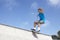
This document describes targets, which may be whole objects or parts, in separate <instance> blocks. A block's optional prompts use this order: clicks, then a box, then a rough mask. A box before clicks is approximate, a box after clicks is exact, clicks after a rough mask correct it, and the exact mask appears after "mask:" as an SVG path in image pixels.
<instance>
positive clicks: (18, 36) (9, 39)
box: [0, 24, 52, 40]
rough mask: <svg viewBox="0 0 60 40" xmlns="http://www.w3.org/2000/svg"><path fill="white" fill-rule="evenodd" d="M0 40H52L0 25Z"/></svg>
mask: <svg viewBox="0 0 60 40" xmlns="http://www.w3.org/2000/svg"><path fill="white" fill-rule="evenodd" d="M0 40H52V37H51V36H50V35H45V34H41V33H40V34H37V33H36V34H34V33H32V32H31V31H29V30H25V29H21V28H16V27H13V26H9V25H5V24H0Z"/></svg>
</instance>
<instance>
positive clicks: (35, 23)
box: [34, 22, 37, 30]
mask: <svg viewBox="0 0 60 40" xmlns="http://www.w3.org/2000/svg"><path fill="white" fill-rule="evenodd" d="M36 25H37V22H34V29H35V30H36Z"/></svg>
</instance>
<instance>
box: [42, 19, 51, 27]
mask: <svg viewBox="0 0 60 40" xmlns="http://www.w3.org/2000/svg"><path fill="white" fill-rule="evenodd" d="M48 25H50V21H48V20H46V21H45V23H44V24H43V25H42V27H46V26H48Z"/></svg>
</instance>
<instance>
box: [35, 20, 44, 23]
mask: <svg viewBox="0 0 60 40" xmlns="http://www.w3.org/2000/svg"><path fill="white" fill-rule="evenodd" d="M35 24H44V21H43V20H39V21H37V22H35Z"/></svg>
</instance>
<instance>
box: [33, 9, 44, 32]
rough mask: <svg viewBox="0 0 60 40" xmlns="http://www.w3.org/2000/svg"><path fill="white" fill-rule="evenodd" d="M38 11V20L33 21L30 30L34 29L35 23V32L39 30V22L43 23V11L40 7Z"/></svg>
mask: <svg viewBox="0 0 60 40" xmlns="http://www.w3.org/2000/svg"><path fill="white" fill-rule="evenodd" d="M38 12H39V14H38V15H37V16H38V17H39V20H37V21H35V22H34V28H33V29H32V30H34V31H36V25H38V31H37V32H40V26H41V24H44V22H45V17H44V13H43V9H42V8H39V9H38Z"/></svg>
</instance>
